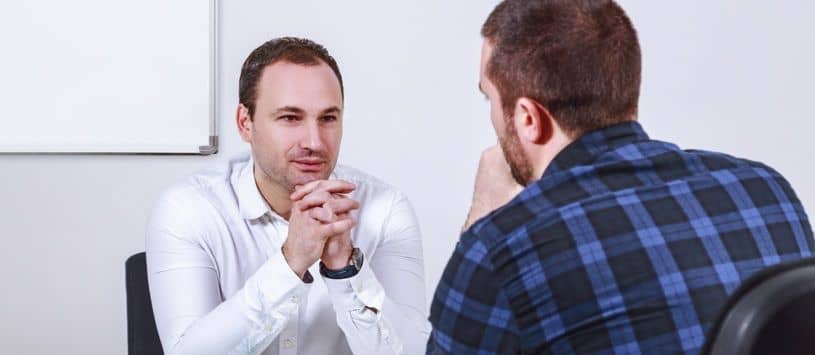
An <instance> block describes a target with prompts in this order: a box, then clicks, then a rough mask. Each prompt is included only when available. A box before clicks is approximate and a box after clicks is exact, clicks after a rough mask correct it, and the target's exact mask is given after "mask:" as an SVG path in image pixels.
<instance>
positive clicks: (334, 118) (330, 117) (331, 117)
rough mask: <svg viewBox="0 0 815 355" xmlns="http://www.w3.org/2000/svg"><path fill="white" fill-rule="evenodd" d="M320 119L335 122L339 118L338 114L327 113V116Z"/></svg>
mask: <svg viewBox="0 0 815 355" xmlns="http://www.w3.org/2000/svg"><path fill="white" fill-rule="evenodd" d="M320 120H321V121H323V122H334V121H336V120H337V116H334V115H327V116H323V117H320Z"/></svg>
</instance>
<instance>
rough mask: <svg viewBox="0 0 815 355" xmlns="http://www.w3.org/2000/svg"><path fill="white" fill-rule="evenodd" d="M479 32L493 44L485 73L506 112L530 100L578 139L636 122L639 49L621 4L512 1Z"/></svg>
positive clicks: (572, 0)
mask: <svg viewBox="0 0 815 355" xmlns="http://www.w3.org/2000/svg"><path fill="white" fill-rule="evenodd" d="M481 34H482V36H484V38H485V39H486V40H488V41H489V42H490V43H491V44H492V45H493V46H494V50H493V54H492V56H491V58H489V59H488V60H489V62H488V64H487V68H486V75H487V77H488V78H489V79H490V81H492V82H493V83H494V85H495V86H496V88H497V89H498V93H499V94H500V95H501V100H502V107H503V110H504V114H505V115H508V114H510V113H511V112H512V111H513V110H514V106H515V103H516V102H517V101H518V99H520V98H521V97H528V98H531V99H533V100H536V101H538V102H539V103H540V104H541V105H543V106H544V107H546V109H548V110H549V112H550V113H551V114H552V116H553V117H554V118H555V120H556V121H557V122H558V124H559V125H560V126H561V127H562V128H563V129H564V130H565V131H566V132H567V133H568V134H569V135H571V136H572V137H577V136H580V135H582V134H583V133H585V132H588V131H592V130H595V129H599V128H603V127H606V126H610V125H613V124H616V123H620V122H625V121H630V120H634V119H636V117H637V109H638V102H639V93H640V75H641V67H642V64H641V60H642V59H641V54H640V46H639V41H638V40H637V33H636V31H635V30H634V26H633V25H632V24H631V20H629V18H628V16H627V15H626V14H625V11H623V9H622V8H621V7H620V6H619V5H617V3H616V2H614V1H612V0H506V1H504V2H502V3H500V4H498V6H496V8H495V10H493V11H492V13H491V14H490V16H489V17H488V18H487V20H486V22H485V23H484V26H483V28H482V29H481Z"/></svg>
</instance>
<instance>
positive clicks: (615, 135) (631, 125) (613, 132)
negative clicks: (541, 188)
mask: <svg viewBox="0 0 815 355" xmlns="http://www.w3.org/2000/svg"><path fill="white" fill-rule="evenodd" d="M648 139H649V138H648V134H646V133H645V131H644V130H643V129H642V126H641V125H640V124H639V123H637V122H635V121H631V122H625V123H618V124H616V125H613V126H609V127H606V128H602V129H598V130H595V131H591V132H589V133H586V134H584V135H583V136H581V137H580V138H578V139H576V140H575V141H574V142H572V143H570V144H569V145H567V146H566V148H564V149H563V150H562V151H561V152H560V153H559V154H558V155H557V156H556V157H555V159H554V160H553V161H552V163H550V164H549V166H548V167H546V170H545V171H544V173H543V176H542V177H541V178H542V179H544V178H547V177H549V176H554V175H557V174H558V173H560V172H563V171H568V170H569V169H572V168H574V167H576V166H581V165H587V164H589V163H591V162H593V161H595V160H596V158H597V156H599V155H600V154H602V153H605V152H608V151H610V150H614V149H616V148H617V147H620V146H623V145H626V144H631V143H634V142H639V141H645V140H648Z"/></svg>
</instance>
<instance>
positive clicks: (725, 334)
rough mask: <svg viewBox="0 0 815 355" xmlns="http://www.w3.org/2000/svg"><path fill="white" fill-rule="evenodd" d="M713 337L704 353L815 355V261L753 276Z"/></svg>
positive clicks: (721, 318) (728, 307)
mask: <svg viewBox="0 0 815 355" xmlns="http://www.w3.org/2000/svg"><path fill="white" fill-rule="evenodd" d="M709 333H710V334H709V335H708V337H707V339H706V341H705V346H704V348H703V350H702V352H701V353H702V354H709V355H725V354H727V355H765V354H766V355H770V354H772V355H793V354H802V355H803V354H815V258H809V259H805V260H801V261H796V262H791V263H783V264H779V265H775V266H772V267H770V268H767V269H765V270H762V271H760V272H758V273H756V274H755V275H753V276H752V277H750V278H749V279H748V280H747V281H745V282H744V283H743V284H742V285H741V286H739V288H738V289H737V290H736V291H735V292H734V293H733V294H732V295H731V296H730V299H729V301H728V303H727V304H726V306H725V307H724V309H723V311H722V312H721V314H720V315H719V318H718V320H717V322H716V323H715V325H714V326H713V327H712V328H711V331H710V332H709Z"/></svg>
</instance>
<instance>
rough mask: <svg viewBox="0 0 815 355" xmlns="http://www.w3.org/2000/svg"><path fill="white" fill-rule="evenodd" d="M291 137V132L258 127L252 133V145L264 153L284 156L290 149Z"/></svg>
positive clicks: (280, 128) (279, 128) (282, 129)
mask: <svg viewBox="0 0 815 355" xmlns="http://www.w3.org/2000/svg"><path fill="white" fill-rule="evenodd" d="M293 136H294V135H293V134H291V132H286V129H285V128H282V127H271V126H269V125H266V126H264V127H258V129H256V130H255V131H254V132H253V136H252V138H253V139H252V141H253V145H255V146H257V148H259V150H261V151H263V152H264V153H266V154H275V155H279V154H285V152H286V151H288V150H289V149H290V148H291V146H292V145H293V139H292V137H293Z"/></svg>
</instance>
